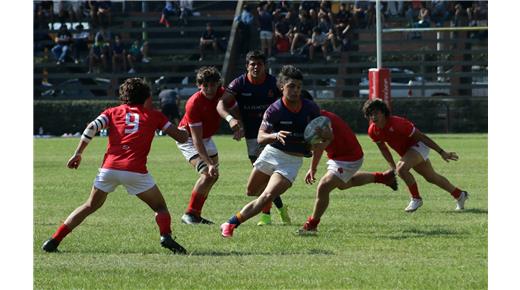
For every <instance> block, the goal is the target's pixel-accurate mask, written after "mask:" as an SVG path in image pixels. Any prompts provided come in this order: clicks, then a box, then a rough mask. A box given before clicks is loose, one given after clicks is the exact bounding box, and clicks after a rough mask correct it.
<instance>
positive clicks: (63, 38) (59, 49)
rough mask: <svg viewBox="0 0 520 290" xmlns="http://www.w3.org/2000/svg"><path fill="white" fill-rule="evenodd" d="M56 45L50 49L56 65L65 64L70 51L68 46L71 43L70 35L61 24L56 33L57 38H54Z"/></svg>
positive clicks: (65, 26)
mask: <svg viewBox="0 0 520 290" xmlns="http://www.w3.org/2000/svg"><path fill="white" fill-rule="evenodd" d="M55 41H56V45H55V46H54V47H53V48H52V50H51V51H52V54H53V55H54V57H55V58H56V60H57V62H56V64H58V65H59V64H62V63H64V62H65V60H66V57H67V56H68V53H69V50H70V44H71V41H72V34H71V33H70V31H69V29H68V28H67V25H65V24H62V25H61V27H60V30H59V31H58V36H56V38H55Z"/></svg>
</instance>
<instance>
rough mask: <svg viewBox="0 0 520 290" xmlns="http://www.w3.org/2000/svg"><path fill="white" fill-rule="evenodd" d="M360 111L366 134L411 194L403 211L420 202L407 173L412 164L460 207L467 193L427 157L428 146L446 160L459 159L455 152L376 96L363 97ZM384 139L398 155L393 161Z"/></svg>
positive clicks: (414, 182) (413, 209)
mask: <svg viewBox="0 0 520 290" xmlns="http://www.w3.org/2000/svg"><path fill="white" fill-rule="evenodd" d="M363 113H364V115H365V117H366V118H367V119H369V120H370V126H369V128H368V135H369V136H370V138H371V139H372V141H374V142H375V143H376V144H377V146H378V147H379V150H380V151H381V154H382V155H383V157H384V158H385V160H386V161H387V162H388V165H390V167H391V168H392V169H394V170H396V171H397V174H398V175H399V176H400V177H401V178H402V179H403V180H404V182H405V183H406V185H407V186H408V189H409V190H410V193H411V195H412V198H411V200H410V203H409V204H408V206H407V207H406V208H405V211H406V212H414V211H416V210H417V209H418V208H419V207H421V206H422V204H423V201H422V198H421V196H420V194H419V190H418V188H417V183H416V181H415V178H414V177H413V175H412V174H411V173H410V169H412V168H413V169H414V170H415V171H416V172H417V173H419V174H420V175H422V176H423V177H424V179H426V181H428V182H430V183H432V184H435V185H437V186H438V187H440V188H442V189H444V190H446V191H447V192H449V193H450V194H451V195H452V196H453V198H455V200H456V201H457V206H456V208H455V210H463V209H464V203H465V202H466V199H468V197H469V194H468V192H466V191H463V190H460V189H459V188H458V187H455V186H454V185H453V184H451V183H450V182H449V181H448V179H446V178H445V177H444V176H442V175H440V174H438V173H437V172H436V171H435V170H434V169H433V166H432V163H431V162H430V160H429V158H428V155H429V152H430V148H431V149H433V150H435V151H436V152H437V153H439V155H440V156H441V157H442V159H444V160H445V161H446V162H449V161H450V160H454V161H457V160H458V159H459V157H458V156H457V154H456V153H455V152H446V151H444V150H443V149H442V148H441V147H440V146H439V145H438V144H437V143H435V142H434V141H433V140H432V139H430V138H429V137H428V136H426V135H425V134H424V133H422V132H421V131H419V129H417V128H416V127H415V125H414V124H413V123H412V122H410V121H409V120H407V119H405V118H402V117H398V116H393V115H391V114H390V109H389V108H388V106H387V105H386V103H385V102H383V101H382V100H380V99H374V100H368V101H366V102H365V104H364V105H363ZM386 143H388V145H389V146H390V147H391V148H392V149H394V150H395V151H396V152H397V153H398V154H399V156H401V159H400V160H399V161H398V162H397V164H395V162H394V159H393V157H392V154H391V153H390V151H389V150H388V147H387V146H386Z"/></svg>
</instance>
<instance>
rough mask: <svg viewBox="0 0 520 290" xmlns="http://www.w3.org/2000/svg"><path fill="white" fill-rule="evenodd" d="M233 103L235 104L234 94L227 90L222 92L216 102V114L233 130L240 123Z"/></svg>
mask: <svg viewBox="0 0 520 290" xmlns="http://www.w3.org/2000/svg"><path fill="white" fill-rule="evenodd" d="M234 104H236V99H235V95H234V94H233V93H232V92H231V91H229V90H226V91H224V94H223V95H222V97H221V98H220V100H219V101H218V103H217V112H218V114H219V115H220V117H222V119H225V120H226V121H227V122H228V123H229V127H230V128H231V129H232V130H233V131H235V130H236V129H237V126H239V125H240V124H239V122H238V120H239V118H240V116H239V114H238V108H237V106H233V105H234Z"/></svg>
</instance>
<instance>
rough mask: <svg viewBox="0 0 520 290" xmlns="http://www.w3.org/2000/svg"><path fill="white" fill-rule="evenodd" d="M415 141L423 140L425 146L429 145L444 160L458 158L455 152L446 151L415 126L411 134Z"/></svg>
mask: <svg viewBox="0 0 520 290" xmlns="http://www.w3.org/2000/svg"><path fill="white" fill-rule="evenodd" d="M411 137H412V138H413V139H414V140H415V141H417V142H423V143H424V144H425V145H426V146H428V147H430V148H431V149H433V150H435V151H436V152H437V153H439V155H441V157H442V159H444V161H446V162H449V161H450V160H454V161H457V160H458V159H459V156H458V155H457V153H455V152H446V151H444V150H443V149H442V148H441V146H439V145H438V144H437V143H436V142H435V141H433V140H432V139H431V138H430V137H428V136H427V135H426V134H424V133H423V132H421V131H419V130H418V129H417V128H416V129H415V131H414V132H413V134H412V136H411Z"/></svg>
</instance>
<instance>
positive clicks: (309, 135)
mask: <svg viewBox="0 0 520 290" xmlns="http://www.w3.org/2000/svg"><path fill="white" fill-rule="evenodd" d="M328 126H330V119H329V118H327V117H325V116H319V117H317V118H315V119H313V120H311V121H310V122H309V124H307V127H305V131H304V132H303V138H304V139H305V142H307V143H309V144H317V143H320V142H321V141H322V140H321V138H320V137H319V136H318V134H316V128H322V129H325V128H327V127H328Z"/></svg>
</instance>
